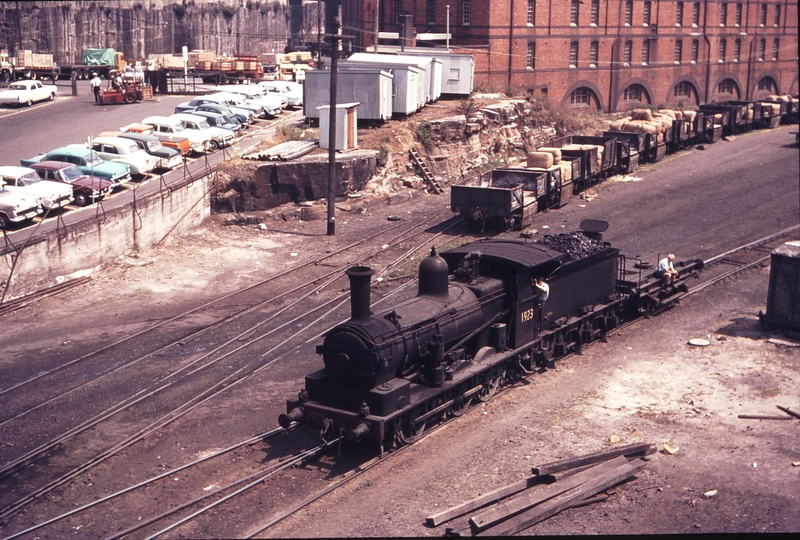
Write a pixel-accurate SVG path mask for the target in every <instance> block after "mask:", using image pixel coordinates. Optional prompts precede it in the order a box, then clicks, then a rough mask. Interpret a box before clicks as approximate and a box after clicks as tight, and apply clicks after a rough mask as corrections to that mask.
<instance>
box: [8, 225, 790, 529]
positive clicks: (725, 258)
mask: <svg viewBox="0 0 800 540" xmlns="http://www.w3.org/2000/svg"><path fill="white" fill-rule="evenodd" d="M797 229H798V227H797V226H795V227H790V228H787V229H785V230H783V231H780V232H778V233H776V234H774V235H770V236H768V237H765V238H762V239H759V240H758V241H756V242H751V243H749V244H747V245H744V246H740V247H738V248H736V249H734V250H730V251H728V252H726V253H724V254H720V255H718V256H716V257H712V258H711V259H709V260H707V261H705V263H706V265H707V266H706V268H705V269H704V272H703V273H704V275H705V274H710V275H709V276H708V279H704V280H703V281H701V282H700V283H699V284H697V285H695V286H693V287H692V289H691V290H690V291H689V292H688V293H685V294H684V295H683V296H682V298H685V297H688V296H691V295H692V294H696V293H697V292H699V291H700V290H703V289H705V288H707V287H710V286H711V285H713V284H714V283H717V282H719V281H721V280H724V279H726V278H729V277H731V276H733V275H735V274H736V273H738V272H741V271H744V270H746V269H748V268H752V267H753V266H755V265H757V264H761V263H763V262H764V261H765V260H767V259H768V258H769V255H768V253H769V251H771V249H772V248H773V247H775V246H777V245H779V244H780V243H781V242H782V241H784V239H785V238H786V237H787V236H789V235H791V233H792V232H794V231H796V230H797ZM412 249H413V248H412ZM765 253H766V254H767V255H766V256H765V255H764V254H765ZM400 259H401V258H397V259H396V260H400ZM731 266H733V267H734V268H732V269H731V268H730V267H731ZM333 303H335V302H333V301H332V302H331V304H333ZM638 321H641V319H639V320H637V321H632V322H631V323H629V324H637V322H638ZM626 327H627V325H626ZM311 339H314V338H311ZM309 341H310V340H309ZM448 421H449V420H448ZM443 425H444V423H441V424H438V425H436V426H433V427H432V428H431V430H432V429H436V428H437V427H439V426H443ZM280 431H282V430H274V431H273V432H268V433H269V436H268V437H267V434H262V435H260V436H257V437H255V438H251V439H248V440H247V441H244V442H242V443H238V444H237V445H234V446H232V447H230V448H231V449H233V448H240V447H241V446H242V445H244V444H253V443H254V442H256V443H257V442H259V441H261V440H263V441H265V442H266V440H267V439H268V438H269V439H271V438H273V437H274V436H275V434H277V433H278V432H280ZM429 431H430V430H429ZM429 431H427V432H426V433H425V434H424V435H427V433H428V432H429ZM334 443H336V444H337V445H338V443H339V441H338V440H337V441H333V442H331V443H330V444H329V443H325V444H324V445H320V446H318V447H315V448H314V449H312V453H311V454H305V453H298V452H295V453H293V454H292V455H297V456H300V455H303V456H305V457H304V458H302V459H300V460H299V461H297V462H295V461H292V462H291V463H292V464H291V465H287V467H281V470H287V469H289V468H293V467H295V466H296V465H297V464H298V463H307V460H309V459H311V458H312V457H313V458H318V457H319V455H320V454H321V453H322V452H324V450H325V449H330V447H331V446H334ZM323 447H324V448H323ZM403 448H409V446H405V447H401V449H400V450H398V451H401V450H402V449H403ZM396 453H397V451H395V452H393V453H391V454H388V455H387V456H386V457H384V458H383V459H372V460H369V461H367V462H363V463H357V464H355V465H354V467H353V468H352V470H351V471H350V472H346V473H345V474H344V475H343V476H344V477H343V478H342V479H340V480H338V481H336V482H333V483H329V484H328V485H326V486H325V487H324V488H322V489H320V490H319V491H317V492H314V493H309V494H308V497H306V498H305V499H304V501H303V502H302V503H300V504H297V505H294V506H292V507H290V508H288V509H287V510H284V511H283V512H282V513H280V514H278V515H277V517H273V518H272V519H270V520H269V521H267V522H266V523H263V524H262V525H259V526H258V527H256V528H255V529H252V530H250V531H249V532H247V533H246V534H247V535H246V536H245V537H248V538H250V537H253V536H256V535H258V534H261V533H262V532H264V531H265V530H267V529H268V528H270V527H271V526H273V525H274V524H276V523H278V522H279V521H281V520H282V519H284V518H286V517H288V516H289V515H291V514H293V513H295V512H297V511H299V510H301V509H302V508H304V507H306V506H307V505H309V504H312V503H313V502H314V501H317V500H319V499H320V498H321V497H324V495H325V494H326V493H329V492H330V491H332V490H333V489H336V488H337V487H340V486H341V485H344V484H345V483H347V482H349V481H350V480H352V479H354V478H356V477H357V476H358V475H359V474H361V473H362V472H365V471H366V470H369V469H371V468H373V467H376V466H378V465H380V464H382V463H385V462H386V459H387V457H389V456H393V455H396ZM219 455H222V454H221V453H220V454H214V457H218V456H219ZM289 459H290V458H286V457H284V458H282V460H281V462H282V463H283V460H287V463H289V461H288V460H289ZM291 459H294V458H291ZM204 461H206V460H205V459H203V460H197V461H196V462H192V463H189V464H187V465H185V466H182V467H180V468H176V469H172V470H170V471H167V472H166V473H164V474H163V475H159V476H157V477H155V478H152V479H150V480H148V481H146V482H141V483H138V484H136V485H134V486H131V487H130V488H126V489H124V490H121V491H120V492H118V493H115V494H113V495H112V496H109V499H110V498H116V497H118V496H122V495H124V494H127V493H129V492H130V491H135V490H137V489H141V488H144V487H145V486H148V485H151V484H152V483H153V482H156V481H159V480H162V479H163V478H168V477H170V475H174V474H177V472H180V471H181V470H184V467H185V468H189V467H192V466H195V465H199V464H200V463H201V462H204ZM272 471H273V469H272V468H264V469H263V470H261V469H260V470H259V472H258V473H254V474H252V475H245V476H242V477H240V478H236V479H235V480H233V481H232V482H230V483H229V484H227V485H225V486H224V487H223V488H220V489H215V490H214V491H213V492H212V493H208V494H205V495H203V496H201V497H198V498H195V499H193V500H191V501H189V502H186V503H182V504H180V505H178V506H176V507H173V508H170V509H168V510H167V511H165V512H163V513H162V514H160V515H159V516H154V517H152V518H148V519H147V520H145V521H144V522H142V523H137V524H136V525H134V526H132V527H129V529H126V530H125V531H122V532H120V533H116V534H115V535H114V536H113V537H114V538H118V537H122V536H126V535H129V534H131V533H133V532H135V531H139V530H142V529H144V528H146V527H150V526H151V525H153V527H151V528H150V531H151V532H149V533H148V534H150V535H152V536H151V537H157V536H159V535H162V534H167V533H168V532H170V531H174V530H176V529H178V528H179V527H182V526H188V525H189V524H190V523H192V522H193V521H196V520H201V519H209V518H208V517H207V513H208V512H209V511H210V510H212V509H215V508H217V507H219V506H222V505H225V504H226V503H230V504H235V501H236V499H237V498H241V497H245V496H246V494H247V493H248V492H250V491H251V490H253V489H255V488H256V487H258V486H259V485H262V484H263V483H264V482H266V481H267V480H268V479H272V478H274V477H275V476H276V475H277V474H278V472H280V471H274V472H272ZM259 475H263V476H259ZM267 475H269V476H267ZM245 483H246V485H245V486H244V487H239V486H240V485H242V484H245ZM298 498H299V497H298ZM109 499H100V500H98V501H96V502H92V503H89V504H87V505H84V506H83V507H80V508H78V509H75V510H74V511H70V512H68V513H66V514H63V515H61V516H58V517H56V518H52V519H50V520H48V521H45V522H43V523H41V524H39V525H37V526H35V527H33V528H29V529H26V530H23V531H20V532H19V533H15V535H14V536H13V537H17V536H20V535H23V534H26V533H28V532H32V531H33V530H38V529H40V528H44V527H46V526H49V525H51V524H54V523H56V522H57V521H61V520H63V519H66V518H69V517H71V516H73V515H75V514H78V513H80V512H82V511H86V510H88V509H89V508H93V507H94V506H97V505H100V504H101V503H103V502H106V501H107V500H109ZM209 500H213V502H208V503H207V504H204V505H203V502H204V501H209ZM201 505H202V506H201ZM187 512H188V513H187ZM277 512H278V510H275V512H273V514H276V513H277ZM178 513H183V514H184V515H182V517H179V518H178V519H177V520H176V521H173V522H172V523H170V524H168V525H166V526H165V525H164V523H163V522H164V521H165V520H166V519H167V518H168V517H169V516H172V515H174V514H178ZM203 516H206V517H205V518H204V517H203ZM159 523H160V525H159V526H161V528H160V529H158V530H155V527H156V526H157V524H159ZM239 536H241V535H240V534H239Z"/></svg>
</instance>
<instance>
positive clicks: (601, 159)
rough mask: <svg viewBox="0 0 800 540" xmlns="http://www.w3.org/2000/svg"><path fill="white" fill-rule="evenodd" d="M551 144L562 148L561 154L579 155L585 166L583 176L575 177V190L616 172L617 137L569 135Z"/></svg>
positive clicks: (582, 164)
mask: <svg viewBox="0 0 800 540" xmlns="http://www.w3.org/2000/svg"><path fill="white" fill-rule="evenodd" d="M549 146H552V147H555V148H559V149H561V155H562V156H566V157H578V158H580V159H581V166H582V168H583V171H582V174H581V177H580V178H579V179H577V181H576V179H573V191H574V192H576V193H577V192H580V191H583V190H584V189H586V188H588V187H589V186H591V185H593V184H596V183H598V182H600V181H601V180H602V179H604V178H606V177H607V176H609V175H611V174H614V169H615V168H616V165H617V139H616V138H614V137H591V136H586V135H569V136H567V137H561V138H560V139H556V140H555V141H553V142H552V143H550V144H549Z"/></svg>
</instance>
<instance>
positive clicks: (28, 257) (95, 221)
mask: <svg viewBox="0 0 800 540" xmlns="http://www.w3.org/2000/svg"><path fill="white" fill-rule="evenodd" d="M211 179H212V177H211V176H206V177H203V178H199V179H195V181H194V182H184V183H178V184H175V185H173V186H171V187H172V190H173V191H172V192H171V193H170V194H169V195H168V196H165V195H162V194H161V193H155V194H153V195H150V196H147V197H142V198H139V199H137V200H136V204H135V206H134V205H133V204H129V205H125V206H123V207H121V208H116V209H114V210H109V211H106V212H105V214H103V213H102V212H100V213H99V214H97V213H95V214H91V213H87V218H86V219H84V220H82V221H80V222H78V223H74V224H69V225H67V226H66V230H65V229H64V228H61V229H56V230H53V231H50V232H47V233H45V234H42V235H38V236H35V237H33V238H31V240H30V241H29V242H28V243H27V245H23V244H20V243H19V242H17V244H20V245H16V246H15V247H16V251H15V249H14V248H13V247H12V246H10V245H6V246H4V247H2V248H0V257H2V259H3V262H2V264H0V287H2V286H5V284H6V283H7V282H8V279H9V274H10V272H11V266H12V264H13V262H14V260H15V259H16V266H15V268H14V270H13V275H12V276H11V285H10V286H9V288H8V290H7V292H6V300H8V299H10V298H14V297H17V296H22V295H25V294H30V293H32V292H35V291H37V290H41V289H44V288H46V287H51V286H53V285H56V284H58V283H60V282H61V281H63V280H64V278H65V277H67V276H71V275H74V274H76V273H77V272H80V271H81V270H87V269H91V268H94V267H96V266H99V265H103V264H107V263H109V262H112V261H113V260H115V259H117V258H118V257H120V256H123V255H125V254H127V253H130V252H131V251H135V250H144V249H148V248H151V247H153V246H155V245H156V244H159V243H161V242H162V241H169V240H168V239H169V237H170V236H174V235H178V234H180V231H182V230H186V229H189V228H192V227H195V226H197V225H199V224H200V223H202V221H203V220H204V219H205V218H206V217H208V216H209V214H210V207H211V205H210V196H209V189H210V186H211ZM34 227H35V226H30V227H28V229H26V230H30V231H31V233H33V229H34ZM18 253H19V255H18Z"/></svg>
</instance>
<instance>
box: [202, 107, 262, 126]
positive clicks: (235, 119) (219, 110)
mask: <svg viewBox="0 0 800 540" xmlns="http://www.w3.org/2000/svg"><path fill="white" fill-rule="evenodd" d="M201 112H207V113H216V114H221V115H222V116H224V117H225V119H226V120H227V121H228V122H229V123H231V124H238V125H239V128H240V129H248V128H249V127H250V123H249V121H248V117H247V115H244V114H241V115H239V114H236V113H234V112H233V111H232V110H231V109H229V108H228V107H227V106H226V105H220V104H218V103H203V104H202V105H200V106H199V107H197V108H196V109H195V110H193V111H191V112H190V114H197V113H201ZM250 117H253V114H252V113H250Z"/></svg>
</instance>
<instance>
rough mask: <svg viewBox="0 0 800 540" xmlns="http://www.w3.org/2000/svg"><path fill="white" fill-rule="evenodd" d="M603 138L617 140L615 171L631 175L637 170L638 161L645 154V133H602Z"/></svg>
mask: <svg viewBox="0 0 800 540" xmlns="http://www.w3.org/2000/svg"><path fill="white" fill-rule="evenodd" d="M603 137H613V138H614V139H616V140H617V170H618V171H620V172H624V173H632V172H634V171H636V170H637V169H638V168H639V160H640V159H641V158H642V157H644V154H645V139H646V138H647V137H648V134H647V133H634V132H629V131H604V132H603Z"/></svg>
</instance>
